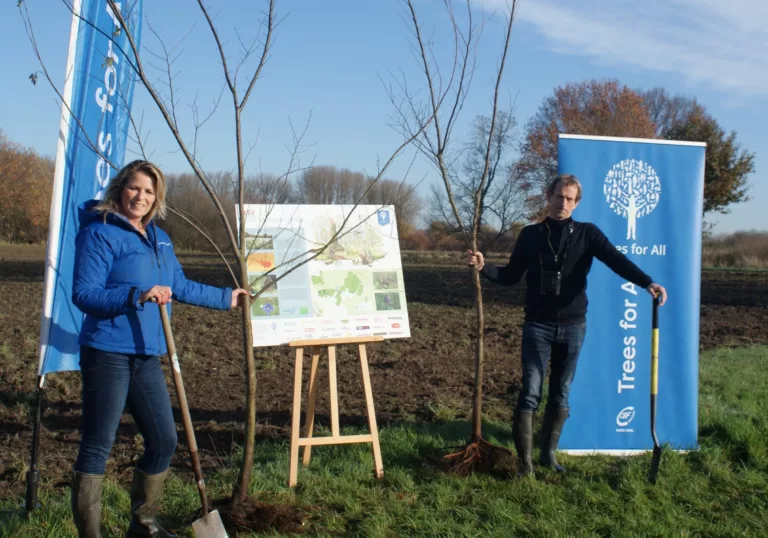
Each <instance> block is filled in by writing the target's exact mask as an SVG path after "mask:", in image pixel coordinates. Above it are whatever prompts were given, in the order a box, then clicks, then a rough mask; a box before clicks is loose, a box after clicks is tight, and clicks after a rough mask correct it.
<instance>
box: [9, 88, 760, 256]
mask: <svg viewBox="0 0 768 538" xmlns="http://www.w3.org/2000/svg"><path fill="white" fill-rule="evenodd" d="M488 128H489V123H488V119H487V118H484V117H482V116H479V117H478V118H476V121H475V124H474V126H473V128H472V129H471V130H470V131H469V134H468V135H467V140H466V144H465V146H464V147H463V148H462V150H461V152H459V153H458V154H457V155H452V156H449V158H450V159H455V160H456V161H455V162H457V163H460V166H458V167H456V168H457V169H458V170H460V172H461V173H460V174H457V177H455V178H454V179H453V183H454V184H453V191H454V193H455V196H456V203H457V205H458V208H459V211H460V213H462V214H464V213H467V212H468V211H469V210H470V209H471V208H472V206H473V204H474V201H473V199H472V193H473V192H474V189H473V185H474V183H473V181H475V180H476V178H477V177H478V175H479V173H480V172H481V169H480V168H481V163H480V161H479V160H478V155H480V154H481V153H482V149H483V148H482V147H480V146H479V145H478V141H480V140H483V139H484V138H485V139H487V130H488ZM558 133H567V134H582V135H598V136H619V137H634V138H658V139H664V140H686V141H695V142H706V143H707V153H706V163H705V171H704V214H705V216H706V215H707V214H711V213H718V212H719V213H727V212H728V211H729V208H730V206H731V205H732V204H735V203H738V202H743V201H746V200H748V199H749V197H748V188H749V185H748V177H749V175H750V174H751V173H752V172H753V171H754V158H755V154H754V153H753V152H750V151H748V150H746V149H744V148H743V147H742V146H741V144H739V143H738V141H737V140H736V132H735V131H730V132H728V131H726V130H725V129H724V128H723V127H722V126H720V124H719V123H718V122H717V120H716V119H715V118H714V117H713V116H712V115H711V114H709V112H708V111H707V110H706V108H705V107H704V106H703V105H702V104H701V103H699V102H698V101H697V100H696V99H692V98H688V97H683V96H678V95H674V96H673V95H670V94H669V93H667V91H666V90H665V89H663V88H653V89H650V90H633V89H631V88H629V87H627V86H625V85H622V84H620V83H619V82H618V81H616V80H601V81H598V80H589V81H583V82H578V83H569V84H566V85H564V86H560V87H557V88H555V90H554V92H553V94H552V95H551V96H549V97H546V98H545V99H544V100H543V102H542V104H541V105H540V107H539V109H538V110H537V112H536V113H535V114H534V115H533V117H532V118H530V119H529V120H528V122H527V123H526V124H525V126H524V128H523V130H522V133H519V134H518V133H517V121H516V119H515V117H514V116H513V114H512V112H511V111H508V112H503V113H502V114H501V115H500V121H498V122H497V125H496V132H495V133H494V136H493V137H492V144H493V147H492V150H493V151H492V163H491V165H492V167H493V168H492V170H491V172H490V175H489V179H490V181H488V184H487V188H488V192H487V193H486V197H485V200H486V201H485V203H486V205H487V207H485V208H481V209H483V211H481V214H482V215H484V217H483V222H482V233H481V244H482V246H483V248H484V249H488V250H497V251H503V250H508V249H509V248H511V246H512V245H513V244H514V238H515V235H516V232H517V231H518V230H519V229H520V228H521V227H522V226H523V225H525V224H527V223H528V222H530V221H531V220H536V219H538V218H541V216H542V215H543V208H544V201H545V198H544V188H545V186H546V184H547V182H548V180H549V179H550V178H551V177H553V176H554V174H555V173H556V171H557V137H558ZM208 175H209V179H210V181H211V184H212V185H213V186H214V188H215V189H216V190H217V192H218V193H219V194H220V196H221V197H222V201H224V202H225V207H226V208H227V209H228V210H229V211H231V212H232V215H230V216H232V217H234V205H235V186H234V184H233V181H232V175H231V174H229V173H226V172H211V173H209V174H208ZM52 177H53V160H52V159H50V158H48V157H44V156H40V155H38V154H37V153H35V152H34V151H33V150H31V149H28V148H24V147H22V146H20V145H18V144H15V143H13V142H12V141H10V140H9V139H8V138H7V137H6V136H5V135H4V134H3V132H2V130H0V241H6V242H40V241H44V240H45V239H46V236H47V230H48V213H49V207H50V199H51V186H52ZM168 183H169V186H168V192H169V196H168V198H169V201H170V204H171V205H172V207H173V208H174V209H175V210H177V211H178V212H180V213H181V214H183V215H185V216H186V217H187V218H188V219H190V220H192V221H193V222H195V224H196V225H197V226H198V227H200V228H201V229H203V230H205V231H206V232H207V233H208V234H209V236H210V237H211V238H212V239H213V240H214V241H215V242H216V243H217V244H219V245H222V246H223V245H225V244H226V243H227V242H226V238H225V237H224V235H223V231H222V230H221V226H220V219H219V216H218V215H217V213H216V211H215V209H214V207H213V205H212V204H211V202H210V201H209V197H208V196H207V194H206V193H205V192H204V191H203V187H202V186H201V185H200V182H199V181H198V180H197V178H196V177H194V176H193V175H192V174H169V176H168ZM414 188H415V187H414V186H413V185H410V184H408V183H406V182H402V181H397V180H394V179H384V180H381V181H379V182H378V183H376V184H374V185H373V186H371V182H370V179H369V178H368V176H366V175H365V174H363V173H361V172H355V171H352V170H348V169H346V168H340V167H335V166H314V167H312V168H309V169H307V170H304V171H303V172H301V173H300V174H298V175H297V176H296V177H294V178H292V179H291V180H290V181H289V180H286V178H284V177H279V176H276V175H273V174H268V173H262V174H256V175H253V176H252V177H250V178H248V180H247V182H246V193H245V201H246V203H254V204H258V203H277V204H288V203H295V204H354V203H356V202H358V201H359V202H360V203H364V204H377V205H394V206H395V212H396V215H397V223H398V233H399V236H400V240H401V248H403V249H408V250H433V249H435V250H454V249H460V248H461V245H462V243H461V240H460V237H459V236H458V235H457V234H458V233H459V232H457V227H456V223H454V222H452V218H451V217H450V215H451V211H450V210H449V208H448V207H447V206H446V204H447V200H446V199H445V197H444V195H442V194H441V192H442V190H444V189H432V191H431V196H429V198H428V200H426V201H425V200H423V199H422V198H421V197H420V196H419V195H417V193H416V192H415V191H414ZM422 219H423V220H422ZM162 225H163V226H164V227H165V228H166V229H167V230H168V232H169V233H170V234H171V237H173V239H174V241H175V242H176V244H177V245H178V246H179V248H184V249H193V250H209V249H210V248H211V247H210V245H209V244H208V242H207V240H206V239H205V238H204V237H202V236H201V235H200V233H199V232H198V231H197V230H195V229H194V227H192V226H190V225H189V224H188V223H187V222H186V221H185V220H184V219H182V218H180V217H179V216H177V215H174V214H171V215H170V216H169V217H168V218H167V219H166V221H165V222H163V223H162Z"/></svg>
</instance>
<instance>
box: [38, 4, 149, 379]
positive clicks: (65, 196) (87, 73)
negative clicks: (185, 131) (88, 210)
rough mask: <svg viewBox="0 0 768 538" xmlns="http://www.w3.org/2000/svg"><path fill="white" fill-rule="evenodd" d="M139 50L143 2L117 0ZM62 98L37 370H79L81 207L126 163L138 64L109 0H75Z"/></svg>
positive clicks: (40, 372)
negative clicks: (75, 295) (75, 276)
mask: <svg viewBox="0 0 768 538" xmlns="http://www.w3.org/2000/svg"><path fill="white" fill-rule="evenodd" d="M115 5H116V6H117V8H118V9H119V12H120V14H121V15H122V17H123V19H124V20H125V22H126V23H127V26H128V28H129V29H130V30H131V35H132V37H133V39H134V43H135V45H136V47H137V48H138V46H139V43H140V37H141V16H142V0H128V1H126V0H124V1H122V2H116V3H115ZM72 10H73V19H72V30H71V34H70V44H69V55H68V59H67V69H66V81H65V85H64V91H63V94H62V97H63V99H64V102H63V104H62V118H61V128H60V131H59V142H58V149H57V154H56V168H55V173H54V186H53V199H52V202H51V222H50V225H49V231H48V252H47V257H46V268H45V287H44V292H43V313H42V320H41V327H40V365H39V370H38V373H39V374H40V375H45V374H47V373H51V372H57V371H64V370H78V369H79V346H78V335H79V332H80V326H81V323H82V318H83V316H82V313H81V312H80V311H79V310H78V309H77V308H76V307H75V306H74V305H73V304H72V298H71V297H72V271H73V267H74V255H75V237H76V235H77V231H78V206H80V204H82V203H83V202H85V201H86V200H90V199H94V198H101V197H102V196H103V193H104V189H105V188H106V186H107V184H108V183H109V180H110V179H111V178H112V176H113V175H114V174H115V170H113V169H111V167H110V165H109V163H108V161H109V162H111V163H113V164H114V165H115V166H116V167H120V166H122V164H123V159H124V156H125V146H126V141H127V138H128V128H129V120H130V109H131V102H132V101H133V87H134V70H133V68H132V67H131V64H135V58H134V56H133V53H132V49H131V45H130V43H129V40H128V35H127V32H125V31H124V30H123V29H122V28H121V25H120V22H119V18H118V17H117V15H116V14H115V13H114V12H113V11H112V9H111V8H110V7H109V5H108V3H107V1H106V0H82V1H75V2H73V5H72Z"/></svg>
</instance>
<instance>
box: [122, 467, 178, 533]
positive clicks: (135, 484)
mask: <svg viewBox="0 0 768 538" xmlns="http://www.w3.org/2000/svg"><path fill="white" fill-rule="evenodd" d="M166 476H168V470H167V469H166V470H165V471H163V472H162V473H159V474H152V475H149V474H145V473H144V472H142V471H141V470H140V469H139V468H138V467H135V468H134V469H133V480H132V481H131V513H132V514H131V525H130V527H128V538H146V537H150V538H176V535H175V534H173V533H172V532H169V531H167V530H165V529H164V528H163V527H161V526H160V524H159V523H158V522H157V509H158V508H159V507H160V499H161V498H162V496H163V484H164V483H165V477H166Z"/></svg>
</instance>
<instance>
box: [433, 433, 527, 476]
mask: <svg viewBox="0 0 768 538" xmlns="http://www.w3.org/2000/svg"><path fill="white" fill-rule="evenodd" d="M443 466H444V467H445V469H446V470H447V471H448V472H450V473H452V474H456V475H459V476H468V475H470V474H472V473H474V472H481V473H488V474H493V475H499V476H505V477H507V476H510V475H512V476H514V474H515V472H516V470H517V458H516V457H515V454H514V453H513V452H512V451H511V450H508V449H506V448H504V447H501V446H498V445H494V444H492V443H489V442H488V441H486V440H484V439H478V440H476V441H472V442H470V443H469V444H468V445H466V446H465V447H464V448H463V449H461V450H460V451H458V452H454V453H452V454H448V455H447V456H444V457H443Z"/></svg>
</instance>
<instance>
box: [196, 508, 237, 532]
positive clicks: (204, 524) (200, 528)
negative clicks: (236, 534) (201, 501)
mask: <svg viewBox="0 0 768 538" xmlns="http://www.w3.org/2000/svg"><path fill="white" fill-rule="evenodd" d="M192 530H193V531H194V533H195V538H229V536H228V535H227V531H226V529H224V523H223V522H222V521H221V516H220V515H219V511H218V510H211V511H210V512H208V515H207V516H205V517H201V518H200V519H198V520H196V521H194V522H192Z"/></svg>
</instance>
